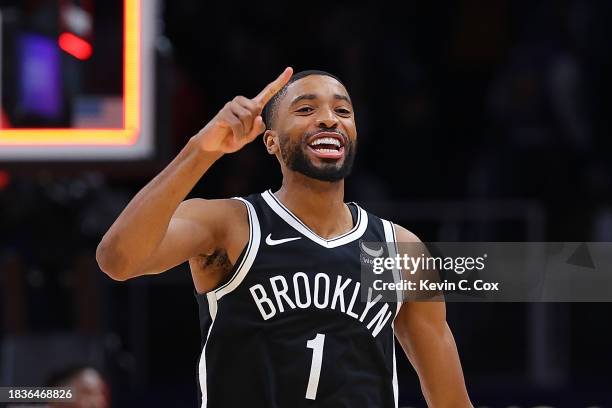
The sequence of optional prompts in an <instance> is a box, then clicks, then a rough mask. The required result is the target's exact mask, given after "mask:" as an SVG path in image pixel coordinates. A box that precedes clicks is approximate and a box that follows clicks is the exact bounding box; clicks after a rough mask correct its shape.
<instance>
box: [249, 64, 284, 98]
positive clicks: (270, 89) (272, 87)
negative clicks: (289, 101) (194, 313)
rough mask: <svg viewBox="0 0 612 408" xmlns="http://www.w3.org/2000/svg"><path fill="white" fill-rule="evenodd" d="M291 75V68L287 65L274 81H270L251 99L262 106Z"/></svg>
mask: <svg viewBox="0 0 612 408" xmlns="http://www.w3.org/2000/svg"><path fill="white" fill-rule="evenodd" d="M291 75H293V68H291V67H287V68H285V70H284V71H283V73H282V74H280V75H279V76H278V78H276V79H275V80H274V81H272V82H270V83H269V84H268V85H267V86H266V87H265V88H264V89H263V90H262V91H261V92H260V93H259V94H258V95H257V96H256V97H255V98H253V100H254V101H255V102H257V103H260V104H261V106H264V105H265V104H267V103H268V101H269V100H270V99H272V97H273V96H274V95H275V94H276V93H277V92H278V91H280V90H281V89H282V88H283V86H285V85H286V84H287V82H289V79H290V78H291Z"/></svg>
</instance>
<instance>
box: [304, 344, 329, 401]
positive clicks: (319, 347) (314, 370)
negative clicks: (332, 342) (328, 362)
mask: <svg viewBox="0 0 612 408" xmlns="http://www.w3.org/2000/svg"><path fill="white" fill-rule="evenodd" d="M324 343H325V335H324V334H321V333H317V335H316V336H315V338H314V339H312V340H308V341H307V342H306V347H307V348H309V349H312V363H311V364H310V377H309V378H308V387H307V388H306V398H308V399H310V400H313V399H315V398H317V388H319V376H320V375H321V363H322V362H323V344H324Z"/></svg>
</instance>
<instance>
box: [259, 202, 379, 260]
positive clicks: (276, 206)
mask: <svg viewBox="0 0 612 408" xmlns="http://www.w3.org/2000/svg"><path fill="white" fill-rule="evenodd" d="M261 196H262V197H263V199H264V201H265V202H266V204H268V206H269V207H270V209H271V210H272V211H274V212H275V213H276V215H278V216H279V217H281V218H282V219H283V220H284V221H285V222H286V223H287V224H289V225H290V226H291V227H292V228H293V229H295V230H297V231H298V232H299V233H300V234H302V235H304V236H305V237H306V238H308V239H310V240H311V241H314V242H316V243H317V244H319V245H321V246H323V247H325V248H336V247H339V246H342V245H345V244H348V243H349V242H352V241H355V240H356V239H358V238H360V237H361V236H362V235H363V233H364V232H365V230H366V229H367V227H368V213H367V212H365V211H364V210H363V209H362V208H361V207H359V206H358V205H357V204H355V203H352V204H355V207H357V221H356V222H355V225H354V226H353V228H351V229H350V230H349V231H347V232H345V233H344V234H342V235H339V236H337V237H334V238H330V239H326V238H323V237H321V236H320V235H318V234H317V233H316V232H314V231H313V230H311V229H310V228H309V227H308V226H307V225H306V224H304V223H303V222H302V220H300V219H299V218H298V217H297V216H296V215H295V214H293V213H292V212H291V210H289V209H288V208H287V207H285V205H284V204H283V203H281V202H280V200H279V199H278V198H276V197H275V196H274V194H272V190H267V191H264V192H263V193H261Z"/></svg>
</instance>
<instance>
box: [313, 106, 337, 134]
mask: <svg viewBox="0 0 612 408" xmlns="http://www.w3.org/2000/svg"><path fill="white" fill-rule="evenodd" d="M317 126H318V127H320V128H328V129H329V128H332V129H333V128H336V127H337V126H338V118H337V117H336V115H335V114H334V111H333V110H332V109H331V108H330V107H326V108H323V109H320V110H319V115H318V116H317Z"/></svg>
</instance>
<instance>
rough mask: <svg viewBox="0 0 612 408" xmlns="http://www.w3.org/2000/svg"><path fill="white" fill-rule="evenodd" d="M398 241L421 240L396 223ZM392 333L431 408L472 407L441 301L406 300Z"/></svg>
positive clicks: (443, 304)
mask: <svg viewBox="0 0 612 408" xmlns="http://www.w3.org/2000/svg"><path fill="white" fill-rule="evenodd" d="M395 230H396V234H397V240H398V242H420V241H419V239H418V238H417V237H416V236H415V235H414V234H412V233H411V232H410V231H408V230H406V229H405V228H402V227H400V226H398V225H396V226H395ZM394 328H395V336H396V337H397V339H398V341H399V342H400V344H401V345H402V348H403V349H404V352H405V353H406V356H407V357H408V359H409V360H410V362H411V363H412V365H413V367H414V369H415V371H416V372H417V374H418V376H419V381H420V383H421V390H422V391H423V396H424V397H425V400H426V401H427V405H428V406H429V407H432V408H451V407H452V408H455V407H456V408H465V407H472V403H471V402H470V399H469V396H468V393H467V389H466V387H465V380H464V378H463V371H462V369H461V362H460V361H459V354H458V352H457V346H456V345H455V339H454V338H453V334H452V332H451V330H450V328H449V327H448V324H447V323H446V305H445V303H444V302H443V301H408V302H405V303H404V304H403V305H402V307H401V309H400V311H399V313H398V315H397V317H396V318H395V322H394Z"/></svg>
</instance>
